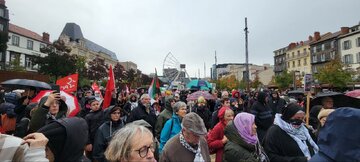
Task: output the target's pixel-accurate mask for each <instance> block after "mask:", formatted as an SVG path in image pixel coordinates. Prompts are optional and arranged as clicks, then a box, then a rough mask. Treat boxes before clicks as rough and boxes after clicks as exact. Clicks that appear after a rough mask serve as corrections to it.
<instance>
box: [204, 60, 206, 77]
mask: <svg viewBox="0 0 360 162" xmlns="http://www.w3.org/2000/svg"><path fill="white" fill-rule="evenodd" d="M204 78H206V64H205V62H204Z"/></svg>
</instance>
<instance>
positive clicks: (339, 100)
mask: <svg viewBox="0 0 360 162" xmlns="http://www.w3.org/2000/svg"><path fill="white" fill-rule="evenodd" d="M324 97H331V98H332V99H333V100H334V107H335V108H338V107H354V108H360V99H357V98H354V97H349V96H346V95H344V94H342V93H338V92H326V93H319V94H317V95H316V96H315V98H314V99H313V100H311V102H310V103H311V107H313V106H315V105H322V104H321V100H322V99H323V98H324Z"/></svg>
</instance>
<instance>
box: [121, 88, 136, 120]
mask: <svg viewBox="0 0 360 162" xmlns="http://www.w3.org/2000/svg"><path fill="white" fill-rule="evenodd" d="M133 97H135V98H136V100H135V101H132V100H131V98H133ZM137 98H138V97H137V95H136V94H135V93H131V94H130V95H129V97H128V102H126V103H125V105H124V110H125V112H124V113H125V114H126V115H127V116H128V115H130V112H131V110H132V109H134V108H135V107H137V105H138V100H137ZM132 105H134V106H132Z"/></svg>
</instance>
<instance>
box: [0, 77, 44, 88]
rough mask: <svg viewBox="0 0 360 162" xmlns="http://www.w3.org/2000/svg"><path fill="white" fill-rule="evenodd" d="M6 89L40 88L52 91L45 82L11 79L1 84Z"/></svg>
mask: <svg viewBox="0 0 360 162" xmlns="http://www.w3.org/2000/svg"><path fill="white" fill-rule="evenodd" d="M1 85H2V86H4V87H10V88H29V87H34V88H39V89H51V86H50V85H49V84H47V83H45V82H41V81H37V80H30V79H11V80H7V81H4V82H2V83H1Z"/></svg>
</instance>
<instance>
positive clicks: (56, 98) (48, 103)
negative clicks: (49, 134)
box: [29, 93, 68, 133]
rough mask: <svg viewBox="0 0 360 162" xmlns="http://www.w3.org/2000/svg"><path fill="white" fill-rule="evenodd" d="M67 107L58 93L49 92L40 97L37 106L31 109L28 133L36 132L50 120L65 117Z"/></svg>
mask: <svg viewBox="0 0 360 162" xmlns="http://www.w3.org/2000/svg"><path fill="white" fill-rule="evenodd" d="M67 111H68V107H67V105H66V103H65V102H64V101H63V100H62V99H61V98H60V93H50V94H49V96H45V97H43V98H41V100H40V102H39V106H38V107H37V108H36V109H35V110H34V111H33V113H32V116H31V121H30V127H29V131H30V133H32V132H36V131H37V130H39V129H40V128H41V127H43V126H44V125H46V124H48V123H50V122H51V121H54V120H57V119H61V118H65V117H66V113H67Z"/></svg>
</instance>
